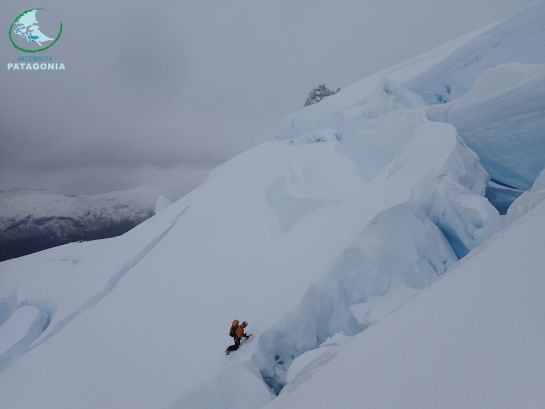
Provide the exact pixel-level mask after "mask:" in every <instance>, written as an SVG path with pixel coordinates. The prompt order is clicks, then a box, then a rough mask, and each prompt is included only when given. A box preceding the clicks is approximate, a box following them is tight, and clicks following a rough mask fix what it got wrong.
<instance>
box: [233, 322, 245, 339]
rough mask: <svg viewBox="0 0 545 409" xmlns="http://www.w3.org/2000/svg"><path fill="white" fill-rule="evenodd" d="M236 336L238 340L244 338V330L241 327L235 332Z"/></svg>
mask: <svg viewBox="0 0 545 409" xmlns="http://www.w3.org/2000/svg"><path fill="white" fill-rule="evenodd" d="M235 335H236V337H237V338H242V337H243V336H244V328H243V327H242V326H240V325H239V326H238V327H237V329H236V330H235Z"/></svg>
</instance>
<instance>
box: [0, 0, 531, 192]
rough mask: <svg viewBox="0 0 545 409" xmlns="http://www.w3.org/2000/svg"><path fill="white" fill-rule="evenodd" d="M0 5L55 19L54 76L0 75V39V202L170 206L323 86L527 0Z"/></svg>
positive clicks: (6, 51) (60, 0)
mask: <svg viewBox="0 0 545 409" xmlns="http://www.w3.org/2000/svg"><path fill="white" fill-rule="evenodd" d="M138 3H139V2H135V1H134V0H132V1H129V0H107V1H106V0H95V1H93V2H76V1H74V0H42V1H41V2H40V3H32V4H30V3H29V4H26V3H21V1H20V0H3V1H2V4H1V5H0V9H1V12H0V28H1V31H0V33H6V34H7V29H8V28H9V25H10V24H11V22H12V20H13V19H14V18H15V17H16V16H17V15H18V14H19V13H20V12H21V11H22V10H24V9H26V8H30V7H37V6H38V7H43V8H48V9H52V10H54V11H55V12H56V13H57V14H58V15H59V16H60V17H61V19H62V21H63V23H64V32H63V35H62V38H61V39H60V41H59V42H58V43H57V44H56V45H55V46H54V47H52V48H51V49H50V50H48V51H46V52H44V53H42V54H43V55H51V56H53V58H54V59H55V60H56V61H59V62H60V61H62V62H64V63H65V65H66V67H67V70H66V71H65V72H12V71H9V72H8V71H7V69H6V65H7V63H8V62H15V60H16V59H17V56H18V55H20V53H19V52H17V50H15V49H14V48H12V47H11V44H10V42H9V39H8V36H7V35H5V34H1V38H0V56H1V60H2V61H1V63H2V64H1V70H0V87H1V88H0V89H1V90H2V95H3V98H2V102H1V109H0V142H1V143H0V190H6V189H14V188H45V189H49V190H52V191H57V192H67V193H86V194H87V193H98V192H104V191H110V190H118V189H126V188H130V187H135V186H140V185H145V186H148V187H151V188H154V189H157V190H159V191H163V192H166V193H167V194H168V195H169V196H170V197H171V198H173V199H175V198H178V197H179V196H181V195H182V194H184V193H186V192H187V191H188V190H190V189H192V188H194V187H195V186H196V185H198V184H199V183H200V182H201V181H202V180H203V179H204V178H205V177H206V175H207V173H208V171H209V170H210V169H211V168H213V167H215V166H217V165H218V164H220V163H221V162H223V161H225V160H226V159H228V158H230V157H232V156H233V155H235V154H237V153H239V152H241V151H243V150H245V149H247V148H249V147H251V146H254V145H256V144H258V143H260V142H263V141H265V140H267V139H269V138H271V137H273V136H274V135H275V133H276V132H277V131H278V129H279V126H280V123H281V120H282V119H283V118H284V117H285V116H286V115H287V114H289V113H290V112H292V111H294V110H296V109H299V108H300V107H301V105H302V104H303V103H304V100H305V98H306V94H307V93H308V91H309V90H310V89H311V88H312V87H313V86H315V85H317V84H318V83H320V82H323V81H325V82H326V83H327V84H328V86H331V87H332V88H333V87H338V86H340V87H344V86H346V85H349V84H350V83H352V82H355V81H357V80H359V79H361V78H363V77H365V76H367V75H369V74H372V73H374V72H376V71H378V70H381V69H383V68H386V67H388V66H390V65H392V64H395V63H398V62H400V61H403V60H405V59H407V58H410V57H413V56H415V55H417V54H419V53H421V52H424V51H427V50H428V49H430V48H433V47H434V46H437V45H440V44H442V43H444V42H446V41H448V40H450V39H452V38H455V37H457V36H459V35H462V34H464V33H466V32H468V31H471V30H473V29H476V28H479V27H481V26H483V25H486V24H489V23H491V22H494V21H497V20H499V19H502V18H505V17H507V16H509V15H510V14H512V13H513V12H515V11H516V10H518V9H520V8H522V7H524V6H526V5H528V4H531V3H532V1H530V0H456V1H452V0H381V1H378V0H374V1H370V0H228V1H226V0H182V1H180V0H159V1H147V2H140V3H141V4H138Z"/></svg>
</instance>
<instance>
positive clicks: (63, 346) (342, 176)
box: [0, 3, 545, 409]
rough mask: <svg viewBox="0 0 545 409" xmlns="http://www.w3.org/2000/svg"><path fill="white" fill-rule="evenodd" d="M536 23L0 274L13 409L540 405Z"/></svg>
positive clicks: (425, 61)
mask: <svg viewBox="0 0 545 409" xmlns="http://www.w3.org/2000/svg"><path fill="white" fill-rule="evenodd" d="M544 10H545V5H544V4H542V3H538V4H536V5H535V6H533V7H532V8H529V9H526V10H523V11H521V12H520V13H519V14H517V15H516V16H514V17H512V18H510V19H507V20H506V21H504V22H500V23H498V24H495V25H493V26H491V27H486V28H483V29H481V30H478V31H476V32H474V33H470V34H468V35H466V36H464V37H462V38H460V39H457V40H454V41H452V42H451V43H449V44H446V45H445V46H442V47H439V48H438V49H435V50H432V51H430V52H428V53H426V54H424V55H422V56H420V57H416V58H414V59H412V60H410V61H408V62H406V63H403V64H399V65H398V66H395V67H392V68H390V69H387V70H385V71H383V72H380V73H377V74H375V75H373V76H371V77H368V78H366V79H364V80H362V81H360V82H358V83H356V84H354V85H352V86H349V87H346V88H344V89H343V90H342V91H340V92H339V93H337V94H335V95H332V96H330V97H328V98H327V99H324V100H322V101H321V102H320V103H318V104H314V105H311V106H308V107H306V108H304V109H302V110H299V111H297V112H295V113H293V114H292V115H291V116H290V117H289V118H288V119H287V120H286V122H285V126H284V129H283V131H282V134H281V135H280V136H279V138H278V139H277V140H274V141H271V142H268V143H265V144H262V145H259V146H257V147H255V148H253V149H250V150H249V151H247V152H244V153H242V154H240V155H238V156H237V157H235V158H233V159H231V160H229V161H227V162H226V163H224V164H223V165H221V166H220V167H218V168H216V169H215V170H214V171H213V172H212V173H211V174H210V176H209V177H208V179H207V180H206V181H205V182H204V183H203V184H202V185H201V186H200V187H198V188H197V189H195V190H194V191H193V192H191V193H189V194H188V195H186V196H185V197H183V198H181V199H180V200H179V201H177V202H175V203H172V204H168V202H165V201H162V200H161V201H160V203H158V204H157V206H158V207H157V208H158V209H160V212H158V213H157V214H156V215H155V216H153V217H152V218H151V219H149V220H147V221H146V222H144V223H142V224H140V225H138V226H137V227H135V228H134V229H132V230H131V231H129V232H127V233H125V234H124V235H122V236H120V237H116V238H111V239H107V240H98V241H94V242H87V243H71V244H68V245H64V246H60V247H56V248H52V249H49V250H46V251H42V252H40V253H36V254H33V255H29V256H26V257H22V258H20V259H16V260H8V261H4V262H2V263H0V336H2V341H1V342H0V393H1V395H2V401H3V404H5V405H7V407H10V408H14V409H17V408H27V407H46V408H55V409H65V408H66V409H69V408H70V409H71V408H74V407H77V408H81V409H86V408H89V409H91V408H98V407H100V408H104V409H108V408H112V409H118V408H121V407H130V408H135V409H138V408H151V407H156V408H170V409H182V408H183V409H186V408H196V409H220V408H221V409H224V408H233V409H257V408H261V407H264V408H271V409H272V408H286V409H288V408H292V407H293V408H295V407H297V408H301V407H312V408H322V407H323V408H326V407H327V408H331V407H339V405H340V406H341V407H343V408H347V409H349V408H352V407H354V408H356V407H358V408H359V407H363V406H365V405H369V406H371V407H377V408H380V407H384V408H388V407H401V406H403V407H408V408H413V407H414V408H419V409H422V408H435V407H437V406H441V407H453V408H454V407H494V408H502V407H505V408H508V407H513V406H516V405H517V402H522V403H523V406H524V407H528V408H536V409H537V408H539V407H540V405H541V404H542V403H543V402H544V401H545V396H544V395H543V392H542V391H543V390H545V387H544V386H545V385H543V381H542V380H543V379H545V370H544V368H545V365H544V362H543V359H542V358H541V357H542V354H541V345H542V344H543V341H544V340H545V320H544V315H543V313H542V311H543V310H544V308H543V307H544V305H543V300H542V297H541V294H542V290H543V288H545V287H544V285H545V283H544V282H543V274H541V271H542V269H541V268H540V266H541V265H542V264H543V252H542V251H541V244H540V243H542V241H543V240H542V239H543V227H544V226H543V220H545V218H544V217H543V215H544V212H545V208H544V206H543V204H541V203H540V201H541V199H542V197H543V194H542V193H543V186H544V185H543V173H541V176H539V177H538V175H539V174H540V172H541V169H543V168H544V167H545V163H544V162H543V159H545V150H542V149H541V147H542V145H541V144H542V141H543V134H542V133H540V126H541V125H540V124H541V123H542V122H541V121H542V119H541V118H542V116H541V115H540V113H541V112H542V110H543V107H544V106H545V95H543V87H542V81H543V65H542V64H543V63H545V54H543V48H540V46H541V45H542V43H543V42H544V41H545V33H544V32H543V27H544V24H543V22H544V21H545V13H544ZM496 43H497V45H495V44H496ZM477 55H480V56H481V57H479V58H477V59H475V56H477ZM464 61H466V62H467V61H470V62H471V63H470V64H467V65H464V64H465V63H464ZM444 84H448V85H449V87H450V90H451V91H450V92H448V93H447V94H448V95H446V94H445V95H443V94H441V95H442V98H441V99H440V100H439V99H438V98H437V97H436V94H437V93H438V92H445V91H444V89H443V91H441V90H442V88H441V87H442V86H443V85H444ZM525 95H526V96H527V95H530V96H532V98H529V97H525ZM513 101H515V103H513ZM511 124H515V125H513V126H511ZM523 124H524V126H523ZM489 127H492V129H493V132H490V136H491V137H490V138H488V137H486V134H487V132H488V128H489ZM541 129H542V128H541ZM520 138H524V139H520ZM524 152H533V153H535V155H525V154H524ZM506 164H510V165H509V166H505V165H506ZM540 166H541V169H539V170H538V168H539V167H540ZM507 185H509V186H511V188H510V189H511V190H516V191H517V194H511V196H509V197H508V196H507V194H503V193H500V194H499V196H500V199H501V200H500V199H498V201H497V202H495V203H494V201H493V202H492V203H491V201H490V200H489V199H490V196H489V194H488V192H490V187H491V186H498V187H497V188H496V189H497V190H498V191H500V190H501V189H502V188H504V186H505V188H506V189H507V188H509V186H507ZM532 185H533V187H532V188H531V186H532ZM519 194H520V196H519ZM517 196H519V197H518V198H517ZM512 201H514V202H513V204H511V202H512ZM500 202H501V203H502V210H503V211H502V213H505V211H506V212H507V214H506V215H502V214H500V212H499V211H498V207H499V203H500ZM233 318H240V319H244V320H247V321H248V322H249V323H250V327H249V330H250V332H253V333H254V336H253V337H252V338H250V340H249V341H248V342H247V343H245V344H244V345H243V346H242V347H241V349H240V350H239V351H237V353H235V354H232V355H230V356H229V357H226V356H225V355H224V354H223V350H224V348H225V346H226V345H227V344H228V343H229V338H228V336H227V332H228V325H229V324H230V322H231V320H232V319H233ZM438 379H439V380H440V382H438ZM517 399H518V400H517ZM449 405H450V406H449Z"/></svg>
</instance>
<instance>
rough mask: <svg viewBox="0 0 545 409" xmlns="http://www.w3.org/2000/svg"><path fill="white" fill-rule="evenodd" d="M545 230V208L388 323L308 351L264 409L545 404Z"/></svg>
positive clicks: (466, 261) (479, 252)
mask: <svg viewBox="0 0 545 409" xmlns="http://www.w3.org/2000/svg"><path fill="white" fill-rule="evenodd" d="M544 231H545V203H541V205H540V206H538V207H537V208H536V209H535V210H534V211H533V212H532V213H531V214H529V215H528V216H527V217H524V218H522V219H521V220H520V221H519V222H517V223H515V224H514V225H512V226H510V227H509V228H508V229H507V231H505V232H504V233H502V234H501V235H498V236H497V237H495V238H494V239H493V240H491V241H490V242H489V243H487V244H486V245H485V246H483V247H482V248H480V249H478V250H477V251H475V252H474V253H473V254H472V255H471V256H469V257H467V258H466V259H464V260H463V261H461V262H459V263H458V264H457V265H456V266H455V267H454V268H453V269H452V271H450V272H449V273H447V274H446V275H445V276H444V277H442V279H441V280H440V281H439V282H436V283H435V284H433V285H432V286H430V287H429V288H426V289H425V290H422V291H421V292H420V293H418V295H417V296H415V297H414V298H412V299H411V300H410V301H408V302H407V303H406V304H405V305H404V306H403V308H400V309H399V310H397V311H395V312H393V313H392V314H390V315H389V316H388V317H386V318H385V319H383V320H382V321H381V322H379V323H378V324H376V325H374V326H373V327H371V328H369V329H368V330H367V331H364V332H362V333H361V334H359V335H357V336H355V337H353V338H352V339H349V340H345V341H344V342H343V343H342V344H341V345H340V346H338V347H331V346H327V345H326V346H324V347H321V348H319V349H317V350H314V351H311V352H309V353H307V354H309V357H308V358H306V359H305V356H304V355H303V356H302V357H301V358H302V362H300V363H299V362H298V363H297V365H298V372H297V375H296V376H295V374H294V379H292V380H291V382H290V383H288V385H287V387H286V388H285V390H284V391H283V392H282V393H281V394H280V397H279V398H278V399H276V400H275V401H274V402H272V403H271V404H268V405H265V406H264V409H265V408H266V409H277V408H282V409H296V408H314V409H322V408H323V409H326V408H343V409H351V408H354V409H356V408H358V409H359V408H362V407H370V408H376V409H380V408H407V409H412V408H414V409H427V408H430V409H432V408H438V407H440V408H445V409H449V408H452V409H459V408H481V409H485V408H490V409H492V408H494V409H502V408H505V409H511V408H526V409H531V408H535V409H539V408H543V405H544V404H545V354H543V345H545V299H544V298H543V292H544V290H545V274H544V272H543V265H544V264H545V253H544V252H543V232H544ZM305 355H306V354H305Z"/></svg>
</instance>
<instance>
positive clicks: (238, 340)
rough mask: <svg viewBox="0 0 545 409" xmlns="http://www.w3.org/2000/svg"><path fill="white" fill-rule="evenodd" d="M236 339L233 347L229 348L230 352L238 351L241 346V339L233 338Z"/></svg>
mask: <svg viewBox="0 0 545 409" xmlns="http://www.w3.org/2000/svg"><path fill="white" fill-rule="evenodd" d="M233 338H234V339H235V343H234V344H233V345H229V346H228V347H227V350H228V351H230V352H231V351H236V350H237V349H238V347H239V346H240V338H239V337H233Z"/></svg>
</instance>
